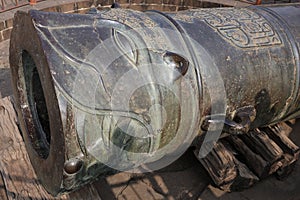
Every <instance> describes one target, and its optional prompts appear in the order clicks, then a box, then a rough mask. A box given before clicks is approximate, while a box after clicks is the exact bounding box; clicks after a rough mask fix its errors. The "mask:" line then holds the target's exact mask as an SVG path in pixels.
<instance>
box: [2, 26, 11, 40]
mask: <svg viewBox="0 0 300 200" xmlns="http://www.w3.org/2000/svg"><path fill="white" fill-rule="evenodd" d="M11 30H12V28H8V29H5V30H3V31H1V32H2V37H3V40H8V39H9V38H10V34H11Z"/></svg>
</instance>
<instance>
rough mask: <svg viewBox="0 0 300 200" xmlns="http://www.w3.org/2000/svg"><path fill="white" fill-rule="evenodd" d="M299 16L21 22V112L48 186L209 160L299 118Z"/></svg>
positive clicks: (27, 16) (51, 16)
mask: <svg viewBox="0 0 300 200" xmlns="http://www.w3.org/2000/svg"><path fill="white" fill-rule="evenodd" d="M299 11H300V5H299V4H292V5H280V6H269V7H266V6H261V7H259V6H252V7H248V8H214V9H192V10H187V11H180V12H176V13H166V12H159V11H146V12H139V11H134V10H130V9H120V8H115V9H103V10H96V9H94V10H91V11H90V12H89V13H87V14H84V15H81V14H63V13H53V12H42V11H36V10H31V11H29V12H28V13H25V12H18V13H16V15H15V18H14V28H13V31H12V35H11V41H10V65H11V72H12V77H13V88H14V95H15V103H16V110H17V113H18V117H19V123H20V129H21V131H22V134H23V138H24V141H25V144H26V148H27V151H28V153H29V157H30V160H31V162H32V165H33V167H34V169H35V171H36V174H37V176H38V178H39V179H40V180H41V183H42V184H43V186H44V187H45V188H46V190H47V191H48V192H49V193H51V194H53V195H59V194H63V193H66V192H70V191H73V190H74V189H76V188H78V187H80V186H82V185H84V184H86V183H88V182H90V181H92V180H95V179H96V178H98V177H104V176H106V175H109V174H114V173H117V172H119V171H134V172H146V171H151V170H156V169H159V168H161V167H164V166H166V165H167V164H170V162H172V161H174V160H175V159H176V158H178V157H179V156H180V155H181V154H182V153H183V152H184V151H185V150H186V149H187V148H188V147H190V146H195V154H196V156H197V157H198V158H199V159H202V158H205V157H206V156H207V155H208V154H209V152H211V151H212V149H213V147H214V144H215V143H216V141H217V140H218V139H219V138H220V137H225V136H227V135H234V136H238V135H244V134H247V133H248V132H249V131H253V130H257V128H261V127H268V126H270V125H276V124H277V123H279V122H282V121H286V120H288V119H293V118H295V117H297V116H298V115H299V112H300V110H299V109H300V106H299V103H300V93H299V67H300V64H299V49H300V48H299V45H300V44H299V43H300V12H299ZM199 138H200V139H199ZM200 141H201V142H200Z"/></svg>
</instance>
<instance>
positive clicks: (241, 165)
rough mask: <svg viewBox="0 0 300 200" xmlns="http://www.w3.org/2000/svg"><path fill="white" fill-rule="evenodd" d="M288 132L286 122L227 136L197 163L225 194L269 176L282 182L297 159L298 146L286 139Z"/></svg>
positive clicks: (288, 128) (289, 129)
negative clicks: (199, 163) (275, 177)
mask: <svg viewBox="0 0 300 200" xmlns="http://www.w3.org/2000/svg"><path fill="white" fill-rule="evenodd" d="M291 131H292V128H291V127H290V126H289V125H288V124H287V123H284V122H280V123H278V124H276V125H273V126H268V127H265V128H261V129H255V130H252V131H249V132H248V133H247V134H243V135H231V136H228V137H227V138H223V139H221V140H220V141H218V142H217V143H216V144H215V147H214V148H213V150H212V151H211V152H210V153H209V154H208V155H207V156H206V157H205V158H203V159H200V162H201V164H202V165H203V166H204V168H205V169H206V171H207V172H208V174H209V175H210V177H211V179H212V181H213V183H214V185H215V186H217V187H219V188H221V189H222V190H225V191H238V190H242V189H244V188H247V187H250V186H252V185H253V184H254V183H255V182H257V181H259V180H261V179H263V178H265V177H267V176H269V175H271V174H276V175H277V177H278V178H279V179H282V178H284V177H286V176H287V175H288V174H290V173H291V172H292V170H293V167H294V164H295V162H296V161H297V160H298V158H299V147H298V146H296V145H295V144H294V143H293V142H292V141H291V140H290V139H289V138H288V135H289V133H290V132H291Z"/></svg>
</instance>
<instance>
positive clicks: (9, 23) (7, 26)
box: [5, 18, 13, 28]
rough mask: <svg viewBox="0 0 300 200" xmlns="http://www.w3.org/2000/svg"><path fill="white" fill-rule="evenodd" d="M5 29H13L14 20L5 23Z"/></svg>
mask: <svg viewBox="0 0 300 200" xmlns="http://www.w3.org/2000/svg"><path fill="white" fill-rule="evenodd" d="M5 27H6V28H11V27H13V19H12V18H11V19H8V20H6V21H5Z"/></svg>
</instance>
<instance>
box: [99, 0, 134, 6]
mask: <svg viewBox="0 0 300 200" xmlns="http://www.w3.org/2000/svg"><path fill="white" fill-rule="evenodd" d="M127 1H129V0H117V1H116V2H118V3H119V4H124V3H127ZM113 3H114V1H113V0H99V1H97V2H96V5H97V6H98V5H99V4H100V5H101V6H108V5H109V6H110V5H112V4H113Z"/></svg>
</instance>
